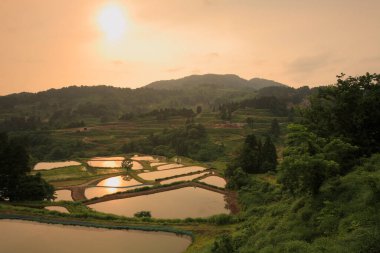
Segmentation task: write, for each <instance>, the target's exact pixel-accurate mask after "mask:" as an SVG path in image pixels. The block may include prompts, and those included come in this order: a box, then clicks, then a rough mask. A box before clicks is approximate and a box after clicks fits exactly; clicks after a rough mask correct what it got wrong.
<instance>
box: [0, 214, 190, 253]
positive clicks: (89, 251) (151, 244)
mask: <svg viewBox="0 0 380 253" xmlns="http://www.w3.org/2000/svg"><path fill="white" fill-rule="evenodd" d="M0 234H1V236H0V252H4V253H24V252H27V253H74V252H80V253H106V252H108V253H126V252H128V253H151V252H155V253H181V252H183V251H185V250H186V248H187V247H188V246H189V245H190V243H191V241H190V239H189V238H188V237H184V236H177V235H174V234H170V233H163V232H142V231H134V230H129V231H125V230H109V229H99V228H85V227H76V226H63V225H48V224H40V223H35V222H27V221H13V220H12V221H11V220H0Z"/></svg>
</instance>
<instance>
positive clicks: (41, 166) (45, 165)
mask: <svg viewBox="0 0 380 253" xmlns="http://www.w3.org/2000/svg"><path fill="white" fill-rule="evenodd" d="M75 165H81V163H79V162H76V161H66V162H41V163H37V164H36V165H35V166H34V168H33V170H51V169H56V168H63V167H68V166H75Z"/></svg>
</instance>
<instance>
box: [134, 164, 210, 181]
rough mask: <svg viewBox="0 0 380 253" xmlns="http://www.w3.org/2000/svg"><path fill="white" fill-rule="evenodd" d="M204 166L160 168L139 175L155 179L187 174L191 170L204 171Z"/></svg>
mask: <svg viewBox="0 0 380 253" xmlns="http://www.w3.org/2000/svg"><path fill="white" fill-rule="evenodd" d="M204 170H206V168H204V167H200V166H189V167H181V168H178V169H170V170H162V171H153V172H147V173H140V174H139V177H141V178H142V179H144V180H156V179H161V178H167V177H173V176H177V175H183V174H188V173H192V172H198V171H204Z"/></svg>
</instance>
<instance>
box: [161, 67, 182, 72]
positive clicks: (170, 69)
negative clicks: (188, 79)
mask: <svg viewBox="0 0 380 253" xmlns="http://www.w3.org/2000/svg"><path fill="white" fill-rule="evenodd" d="M181 70H183V67H178V68H169V69H166V70H165V72H169V73H175V72H179V71H181Z"/></svg>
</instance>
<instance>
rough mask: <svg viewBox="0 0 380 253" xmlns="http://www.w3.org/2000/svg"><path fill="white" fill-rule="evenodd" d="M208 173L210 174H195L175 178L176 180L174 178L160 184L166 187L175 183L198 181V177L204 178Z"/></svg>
mask: <svg viewBox="0 0 380 253" xmlns="http://www.w3.org/2000/svg"><path fill="white" fill-rule="evenodd" d="M207 173H208V172H203V173H199V174H194V175H190V176H184V177H175V178H172V179H167V180H162V181H161V182H160V184H162V185H165V184H171V183H174V182H181V181H191V180H193V179H196V178H198V177H201V176H204V175H206V174H207Z"/></svg>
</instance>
